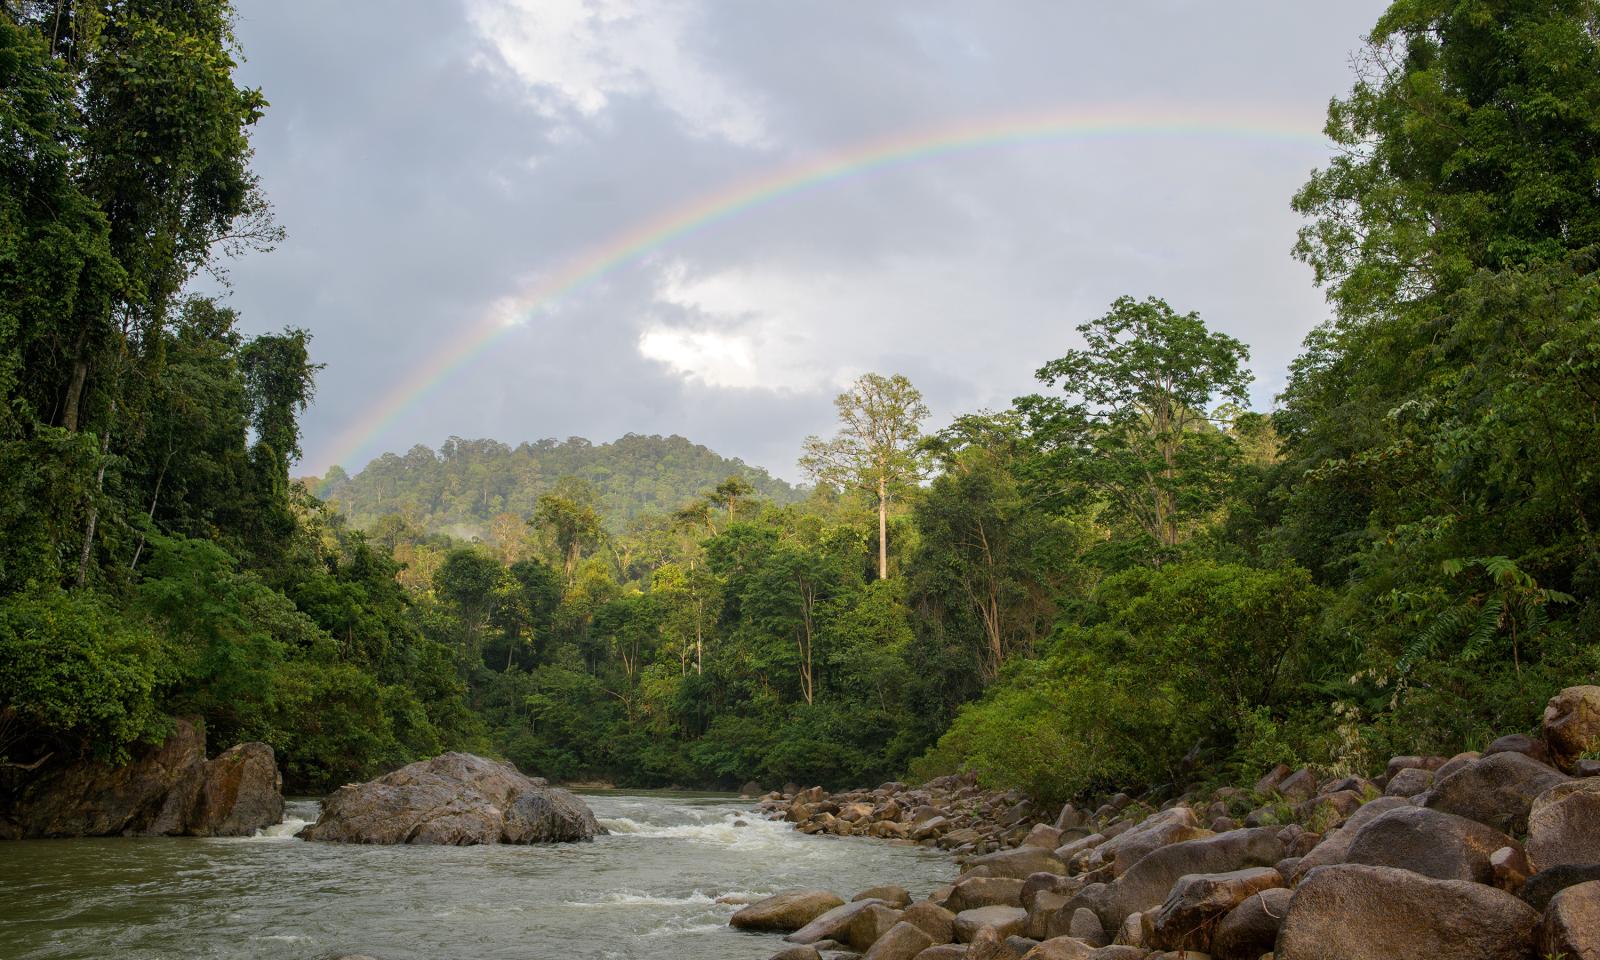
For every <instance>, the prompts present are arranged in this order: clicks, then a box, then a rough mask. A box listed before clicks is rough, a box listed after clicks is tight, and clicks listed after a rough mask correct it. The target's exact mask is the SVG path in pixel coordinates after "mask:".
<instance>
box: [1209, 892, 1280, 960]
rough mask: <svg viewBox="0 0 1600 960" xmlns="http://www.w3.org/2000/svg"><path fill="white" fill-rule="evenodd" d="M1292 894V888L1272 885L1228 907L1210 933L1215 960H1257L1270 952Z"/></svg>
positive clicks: (1276, 940)
mask: <svg viewBox="0 0 1600 960" xmlns="http://www.w3.org/2000/svg"><path fill="white" fill-rule="evenodd" d="M1293 896H1294V891H1292V890H1289V889H1287V888H1285V887H1274V888H1273V889H1271V890H1262V891H1261V892H1260V893H1257V894H1256V895H1255V896H1252V897H1249V898H1247V899H1246V900H1245V901H1244V902H1243V903H1241V904H1239V905H1238V906H1236V907H1234V908H1233V909H1232V910H1230V911H1228V913H1227V914H1226V915H1225V916H1223V918H1222V919H1221V920H1220V921H1218V923H1217V928H1216V930H1215V931H1214V932H1213V933H1212V934H1211V955H1212V956H1213V957H1216V958H1217V960H1257V958H1258V957H1260V956H1261V955H1262V954H1263V953H1271V952H1272V947H1273V944H1275V943H1277V942H1278V930H1279V929H1280V928H1281V927H1282V926H1283V918H1284V917H1286V916H1288V914H1289V900H1290V899H1291V898H1292V897H1293Z"/></svg>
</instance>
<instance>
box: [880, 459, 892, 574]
mask: <svg viewBox="0 0 1600 960" xmlns="http://www.w3.org/2000/svg"><path fill="white" fill-rule="evenodd" d="M878 579H879V580H887V579H889V480H888V478H887V477H883V476H879V477H878Z"/></svg>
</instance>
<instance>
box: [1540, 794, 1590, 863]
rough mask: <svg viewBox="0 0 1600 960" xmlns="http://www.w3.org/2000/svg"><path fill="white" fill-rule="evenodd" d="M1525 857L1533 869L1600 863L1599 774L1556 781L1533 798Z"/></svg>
mask: <svg viewBox="0 0 1600 960" xmlns="http://www.w3.org/2000/svg"><path fill="white" fill-rule="evenodd" d="M1528 860H1529V861H1530V862H1531V863H1532V864H1533V869H1535V870H1545V869H1548V868H1550V867H1556V866H1561V865H1562V864H1588V863H1600V777H1585V778H1584V779H1582V780H1573V781H1571V782H1569V783H1558V784H1556V785H1555V786H1553V787H1551V788H1550V789H1549V790H1546V791H1545V792H1544V793H1541V794H1539V795H1538V796H1537V797H1535V798H1534V801H1533V806H1532V807H1531V808H1530V809H1529V811H1528Z"/></svg>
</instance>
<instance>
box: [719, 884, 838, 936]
mask: <svg viewBox="0 0 1600 960" xmlns="http://www.w3.org/2000/svg"><path fill="white" fill-rule="evenodd" d="M843 905H844V901H843V900H840V899H839V898H838V897H837V896H835V895H834V894H833V893H832V892H830V891H828V890H788V891H785V892H783V893H780V894H776V895H774V896H771V897H768V898H766V899H765V900H760V901H757V902H756V903H752V904H751V905H750V906H748V907H745V908H744V909H743V910H740V911H739V912H738V913H735V914H734V915H733V916H732V917H731V918H729V920H728V926H730V927H738V928H739V929H740V930H766V931H776V932H779V933H791V932H793V931H795V930H799V929H801V928H802V927H804V926H805V925H806V924H808V923H810V922H811V921H813V920H815V919H817V918H818V917H820V916H822V915H823V914H825V913H827V912H828V911H829V910H832V909H833V908H835V907H839V906H843Z"/></svg>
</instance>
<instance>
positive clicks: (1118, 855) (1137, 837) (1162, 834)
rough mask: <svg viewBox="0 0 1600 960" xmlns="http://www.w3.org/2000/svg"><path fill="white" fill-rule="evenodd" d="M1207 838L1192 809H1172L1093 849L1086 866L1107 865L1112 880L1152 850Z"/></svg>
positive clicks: (1092, 867)
mask: <svg viewBox="0 0 1600 960" xmlns="http://www.w3.org/2000/svg"><path fill="white" fill-rule="evenodd" d="M1209 836H1213V834H1212V832H1211V831H1210V830H1207V829H1205V828H1204V827H1202V826H1200V819H1199V817H1197V816H1196V815H1195V812H1194V811H1193V810H1191V809H1190V808H1188V807H1183V806H1178V807H1171V808H1169V809H1166V810H1162V811H1160V812H1158V813H1153V814H1151V815H1150V816H1149V817H1147V818H1146V819H1144V820H1143V821H1141V822H1140V823H1139V824H1138V825H1137V826H1134V827H1133V828H1131V829H1129V830H1127V831H1125V832H1123V833H1121V834H1118V835H1117V836H1115V837H1112V838H1111V839H1110V840H1107V841H1106V842H1105V843H1102V844H1100V845H1099V846H1097V847H1095V848H1094V853H1093V854H1092V855H1091V856H1090V858H1089V866H1090V868H1091V869H1094V868H1096V867H1098V866H1101V865H1109V866H1110V868H1111V870H1110V872H1111V877H1120V876H1122V875H1123V874H1124V873H1127V872H1128V870H1129V868H1131V867H1132V866H1133V865H1134V864H1136V863H1138V862H1139V861H1140V860H1143V859H1144V858H1145V855H1146V854H1148V853H1150V851H1152V850H1155V849H1157V848H1159V847H1165V846H1168V845H1170V844H1174V843H1182V842H1183V841H1185V840H1199V839H1202V838H1204V837H1209ZM1111 877H1107V878H1106V879H1108V880H1109V879H1111Z"/></svg>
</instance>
